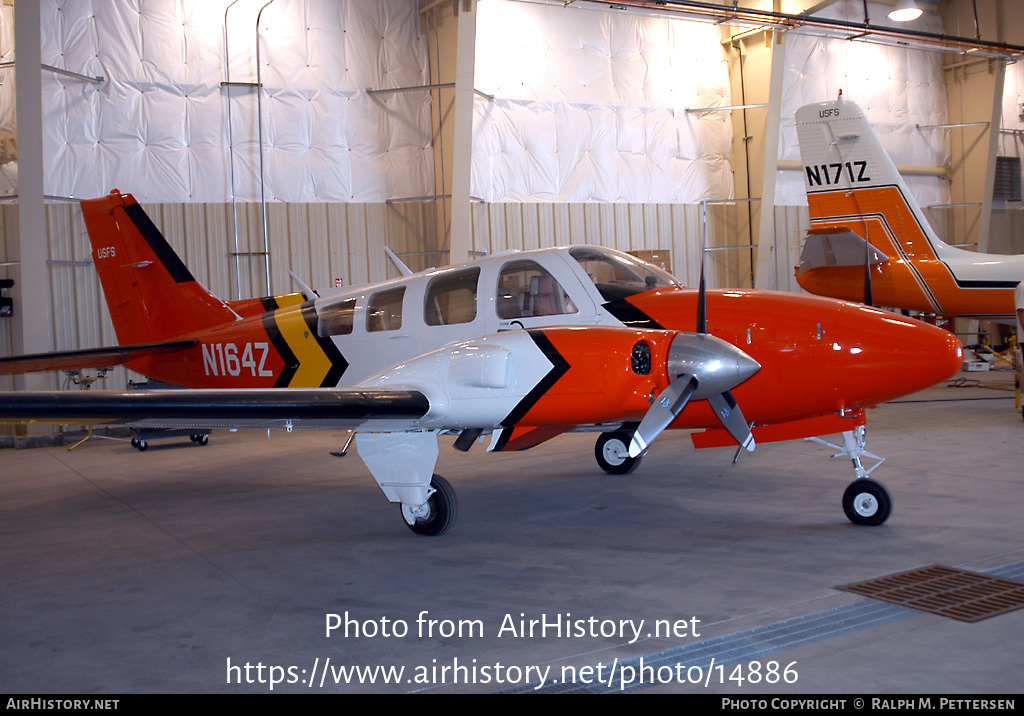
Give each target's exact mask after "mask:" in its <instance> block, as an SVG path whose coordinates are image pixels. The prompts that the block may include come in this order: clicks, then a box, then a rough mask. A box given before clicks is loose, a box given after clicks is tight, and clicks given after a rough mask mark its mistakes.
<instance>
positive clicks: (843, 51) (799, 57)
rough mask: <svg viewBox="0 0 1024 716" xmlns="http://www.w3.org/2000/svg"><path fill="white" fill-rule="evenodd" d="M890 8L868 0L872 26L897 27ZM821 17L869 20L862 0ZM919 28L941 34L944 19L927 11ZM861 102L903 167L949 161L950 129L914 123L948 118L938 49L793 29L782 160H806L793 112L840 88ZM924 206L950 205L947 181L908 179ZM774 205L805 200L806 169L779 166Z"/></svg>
mask: <svg viewBox="0 0 1024 716" xmlns="http://www.w3.org/2000/svg"><path fill="white" fill-rule="evenodd" d="M891 9H892V7H891V6H887V5H882V4H879V3H868V15H869V17H870V20H871V23H872V24H874V25H889V26H894V27H895V26H898V23H893V22H892V21H890V20H889V19H888V17H886V13H887V12H888V11H889V10H891ZM819 14H820V15H821V16H822V17H830V18H833V19H839V20H846V21H849V22H864V4H863V2H861V0H843V1H842V2H838V3H836V4H835V5H832V6H831V7H829V8H827V9H826V10H824V11H822V12H821V13H819ZM914 29H915V30H921V31H925V32H936V33H941V32H943V27H942V20H941V18H939V17H938V16H937V15H935V14H933V13H929V12H925V14H924V15H922V16H921V18H920V19H918V20H916V21H915V22H914ZM839 90H842V91H843V94H844V95H845V96H846V98H847V99H851V100H853V101H854V102H856V103H857V104H859V105H860V106H861V107H862V108H863V109H864V111H865V113H866V114H867V117H868V120H869V121H870V122H871V126H872V127H873V128H874V130H875V132H877V133H878V136H879V138H880V139H881V141H882V146H884V147H885V150H886V151H887V152H889V155H890V156H891V157H892V159H893V161H894V162H895V163H896V164H897V165H908V166H927V167H939V166H944V165H947V164H949V162H950V146H949V132H948V130H941V129H918V128H917V126H916V125H918V124H922V125H931V124H944V123H946V121H947V119H946V88H945V84H944V82H943V77H942V55H941V54H940V53H938V52H928V51H926V50H914V49H910V48H906V47H890V46H887V45H879V44H874V43H868V42H856V41H853V42H851V41H848V40H845V39H829V38H823V37H814V36H812V35H808V34H798V33H795V32H790V33H788V35H787V37H786V70H785V78H784V80H783V87H782V128H781V137H780V143H779V158H780V159H786V160H796V161H799V159H800V147H799V144H798V143H797V137H796V126H795V124H794V119H793V117H794V115H795V113H796V110H797V109H798V108H800V107H802V106H803V105H805V104H810V103H813V102H827V101H829V100H832V99H835V98H836V96H837V95H838V93H839ZM905 180H906V182H907V185H908V187H909V188H910V191H911V192H912V193H913V194H914V196H915V197H916V198H917V200H918V202H919V203H921V205H922V206H928V205H931V204H947V203H949V184H948V182H946V181H944V180H942V179H940V178H938V177H929V176H909V177H905ZM776 203H777V204H780V205H785V204H798V205H799V204H804V205H805V204H806V203H807V195H806V193H805V191H804V183H803V176H802V174H801V173H800V172H795V171H780V172H779V176H778V185H777V189H776Z"/></svg>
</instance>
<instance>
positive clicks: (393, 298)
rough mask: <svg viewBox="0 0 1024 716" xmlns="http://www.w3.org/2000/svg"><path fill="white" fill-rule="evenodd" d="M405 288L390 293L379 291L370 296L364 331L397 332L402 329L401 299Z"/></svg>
mask: <svg viewBox="0 0 1024 716" xmlns="http://www.w3.org/2000/svg"><path fill="white" fill-rule="evenodd" d="M403 298H405V286H402V287H401V288H395V289H392V290H390V291H381V292H380V293H375V294H373V295H372V296H370V304H369V306H367V309H366V330H367V331H369V332H370V333H373V332H375V331H397V330H398V329H399V328H401V327H402V299H403Z"/></svg>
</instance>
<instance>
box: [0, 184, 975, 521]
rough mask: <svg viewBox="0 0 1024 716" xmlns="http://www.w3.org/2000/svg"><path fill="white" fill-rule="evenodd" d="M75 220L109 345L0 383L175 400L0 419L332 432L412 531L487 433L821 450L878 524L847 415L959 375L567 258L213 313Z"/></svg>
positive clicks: (869, 322)
mask: <svg viewBox="0 0 1024 716" xmlns="http://www.w3.org/2000/svg"><path fill="white" fill-rule="evenodd" d="M82 211H83V214H84V218H85V221H86V225H87V228H88V231H89V236H90V240H91V241H92V245H93V261H94V263H95V266H96V269H97V271H98V272H99V276H100V280H101V283H102V286H103V290H104V292H105V294H106V298H107V303H108V306H109V309H110V314H111V318H112V319H113V323H114V328H115V330H116V332H117V338H118V342H119V344H120V346H119V347H116V348H100V349H91V350H82V351H74V352H71V353H58V354H45V355H38V356H20V357H14V358H7V359H2V360H0V371H4V372H23V371H29V370H52V369H62V368H68V367H105V366H110V365H112V364H119V363H123V364H124V365H126V366H127V367H128V368H130V369H132V370H135V371H138V372H140V373H143V374H145V375H147V376H150V377H151V378H153V379H156V380H159V381H162V382H164V383H167V384H170V385H175V386H181V387H182V388H183V389H179V390H136V391H126V392H118V391H81V392H66V391H57V392H9V393H2V394H0V418H2V419H7V420H19V421H47V422H64V423H69V422H96V421H101V422H102V421H106V422H117V423H122V424H127V425H131V426H135V427H154V426H156V427H159V426H163V427H169V426H174V427H189V428H194V429H197V430H198V429H210V428H215V427H258V428H284V429H286V430H291V429H293V428H346V429H350V430H352V431H354V432H355V433H356V434H357V438H356V447H357V450H358V453H359V455H360V457H361V458H362V460H363V461H364V463H365V464H366V466H367V468H368V469H369V470H370V472H371V473H372V474H373V476H374V478H375V479H376V480H377V482H378V484H379V485H380V487H381V489H382V490H383V491H384V493H385V495H386V496H387V497H388V499H389V500H391V501H392V502H399V503H401V511H402V515H403V517H404V518H405V521H406V523H407V524H408V526H409V527H410V528H411V529H412V530H413V531H414V532H417V533H419V534H427V535H434V534H441V533H443V532H445V531H446V530H447V529H448V528H449V527H450V526H451V524H452V522H453V521H454V519H455V513H456V504H457V503H456V498H455V493H454V491H453V490H452V488H451V486H450V485H449V484H448V482H447V481H445V480H444V479H443V478H442V477H440V476H438V475H434V474H433V470H434V466H435V464H436V460H437V455H438V441H437V437H438V435H439V434H442V433H443V434H452V435H458V438H457V439H456V440H455V447H457V448H460V449H462V450H468V449H469V448H470V447H471V446H472V444H473V443H474V442H475V441H476V440H477V439H478V438H481V437H483V436H484V435H485V434H490V435H491V441H490V445H489V447H488V450H491V451H495V452H499V451H506V450H523V449H526V448H529V447H533V446H535V445H537V444H539V443H541V442H544V441H546V440H549V439H551V438H553V437H555V436H556V435H559V434H561V433H563V432H566V431H570V430H594V431H600V432H601V435H600V437H599V438H598V440H597V445H596V448H595V454H596V457H597V461H598V464H599V465H600V466H601V467H602V468H603V469H604V470H605V471H607V472H610V473H620V474H621V473H626V472H630V471H631V470H633V469H635V468H636V466H637V464H638V463H639V461H640V459H641V458H642V457H643V455H644V454H645V453H646V452H647V450H648V449H649V447H650V445H651V443H652V442H653V441H654V439H655V438H656V437H657V436H658V434H659V433H660V432H661V431H662V430H663V429H665V428H666V427H672V428H698V429H700V428H703V429H704V432H701V433H697V434H694V436H693V438H694V442H695V444H696V445H697V446H698V447H712V446H725V445H730V444H731V445H733V446H736V445H737V444H738V445H742V446H743V447H746V448H747V449H753V446H754V441H755V439H756V440H760V441H769V442H770V441H775V440H788V439H795V438H803V437H810V436H817V435H824V434H830V433H843V437H844V442H843V446H842V448H841V449H842V453H841V454H843V455H845V456H846V457H848V458H849V459H850V460H852V462H853V465H854V470H855V475H856V476H857V478H858V479H856V480H854V482H853V483H852V484H851V485H850V487H848V488H847V490H846V493H845V495H844V498H843V505H844V510H845V512H846V514H847V516H848V517H849V519H850V520H851V521H853V522H855V523H857V524H881V523H882V522H884V521H885V520H886V519H887V518H888V516H889V514H890V512H891V508H892V499H891V496H890V495H889V492H888V490H886V489H885V487H884V486H882V485H881V484H879V483H877V482H875V481H874V480H872V479H870V478H868V477H867V475H868V473H869V472H870V470H867V469H865V468H864V466H863V465H862V463H861V456H862V455H868V456H870V453H866V452H865V450H864V424H865V408H866V407H869V406H872V405H875V404H877V403H880V402H883V401H886V400H890V399H892V398H895V397H897V396H901V395H905V394H907V393H911V392H914V391H916V390H919V389H921V388H924V387H927V386H930V385H932V384H934V383H936V382H939V381H941V380H944V379H946V378H948V377H950V376H951V375H953V374H954V373H955V372H956V371H957V370H959V368H960V365H961V361H962V355H961V353H962V351H961V347H960V344H959V342H957V340H956V339H955V338H954V337H953V336H952V335H951V334H950V333H948V332H946V331H942V330H940V329H937V328H935V327H932V326H928V325H926V324H924V323H920V322H918V321H915V320H912V319H907V318H903V317H900V316H895V315H892V314H890V313H887V312H884V311H880V310H877V309H874V308H870V307H866V306H862V305H856V304H853V303H846V302H842V301H835V300H832V299H823V298H817V297H812V296H799V295H794V294H785V293H778V292H766V291H751V290H715V291H705V290H704V287H703V281H702V283H701V288H700V290H692V289H686V288H683V287H682V286H680V285H679V284H678V283H677V282H676V281H675V279H673V278H672V276H671V275H669V274H667V273H666V272H664V271H662V270H660V269H658V268H655V267H654V266H651V265H649V264H646V263H644V262H642V261H639V260H637V259H635V258H633V257H631V256H628V255H626V254H623V253H620V252H617V251H612V250H608V249H603V248H597V247H589V246H575V247H571V248H558V249H541V250H537V251H522V252H516V251H514V252H505V253H501V254H495V255H493V256H490V257H488V258H486V259H483V260H480V261H476V262H472V263H468V264H464V265H461V266H455V267H450V268H445V269H437V270H428V271H424V272H421V273H417V274H410V275H406V276H403V277H401V278H398V279H394V280H391V281H387V282H384V283H380V284H374V285H369V286H363V287H358V288H352V289H349V290H347V291H344V292H339V293H335V294H332V295H330V296H323V297H317V298H315V299H313V300H304V298H303V297H302V296H300V295H297V294H292V295H288V296H278V297H275V298H266V299H253V300H245V301H229V302H224V301H221V300H220V299H218V298H216V297H214V296H213V295H211V294H210V293H209V292H208V291H206V290H205V289H204V288H203V287H202V286H200V284H199V283H198V282H197V281H196V280H195V279H194V278H193V276H192V275H191V273H190V272H189V271H188V269H187V268H186V267H185V265H184V264H183V263H182V262H181V261H180V259H179V258H178V257H177V255H176V254H175V253H174V251H173V250H172V249H171V247H170V245H169V244H168V243H167V241H166V240H165V239H164V237H163V236H162V235H161V234H160V232H159V231H158V230H157V228H156V227H155V226H154V225H153V223H152V222H151V221H150V220H149V218H148V217H147V216H146V214H145V213H144V212H143V210H142V209H141V207H140V206H139V205H138V204H137V203H136V202H135V200H134V198H132V197H131V196H130V195H122V194H120V193H118V192H116V191H115V192H113V193H111V194H110V195H109V196H107V197H104V198H100V199H94V200H88V201H83V202H82ZM897 347H898V348H897ZM382 365H383V366H387V367H386V368H384V369H383V370H381V367H382ZM741 406H742V410H741ZM684 408H685V410H684ZM874 467H877V465H875V466H874ZM874 467H872V468H871V469H874Z"/></svg>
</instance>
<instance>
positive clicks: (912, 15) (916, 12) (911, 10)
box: [889, 0, 922, 22]
mask: <svg viewBox="0 0 1024 716" xmlns="http://www.w3.org/2000/svg"><path fill="white" fill-rule="evenodd" d="M921 12H922V10H921V8H919V7H918V6H917V3H915V2H914V0H899V1H898V2H897V3H896V7H894V8H893V9H892V11H891V12H890V13H889V19H890V20H894V21H895V22H910V21H911V20H916V19H917V18H919V17H921Z"/></svg>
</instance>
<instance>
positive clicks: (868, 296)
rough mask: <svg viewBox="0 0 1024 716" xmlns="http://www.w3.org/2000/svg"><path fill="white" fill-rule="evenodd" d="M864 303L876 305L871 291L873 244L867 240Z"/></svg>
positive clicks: (865, 243)
mask: <svg viewBox="0 0 1024 716" xmlns="http://www.w3.org/2000/svg"><path fill="white" fill-rule="evenodd" d="M864 305H865V306H874V305H875V301H874V297H873V296H872V291H871V244H870V243H868V242H866V241H865V242H864Z"/></svg>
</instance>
